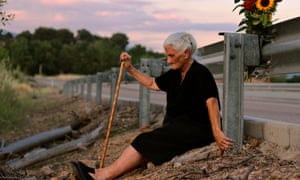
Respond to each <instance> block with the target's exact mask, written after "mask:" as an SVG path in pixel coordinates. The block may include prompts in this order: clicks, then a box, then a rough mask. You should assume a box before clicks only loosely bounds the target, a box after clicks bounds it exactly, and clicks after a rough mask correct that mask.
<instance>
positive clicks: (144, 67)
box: [139, 59, 151, 127]
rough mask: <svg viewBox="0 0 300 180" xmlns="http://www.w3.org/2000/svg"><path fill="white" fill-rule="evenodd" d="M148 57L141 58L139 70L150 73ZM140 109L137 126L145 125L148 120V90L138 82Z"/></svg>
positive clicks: (147, 123)
mask: <svg viewBox="0 0 300 180" xmlns="http://www.w3.org/2000/svg"><path fill="white" fill-rule="evenodd" d="M150 64H151V61H150V60H149V59H141V65H140V68H141V72H142V73H144V74H147V75H150ZM139 99H140V111H139V126H140V127H145V126H148V125H149V122H150V90H149V89H147V88H146V87H144V86H143V85H141V84H140V97H139Z"/></svg>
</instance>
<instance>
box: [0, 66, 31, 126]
mask: <svg viewBox="0 0 300 180" xmlns="http://www.w3.org/2000/svg"><path fill="white" fill-rule="evenodd" d="M0 82H1V83H0V129H10V128H13V127H14V126H17V125H18V124H20V123H21V122H22V121H23V120H24V119H25V116H26V112H27V110H28V106H29V104H30V96H29V95H27V94H22V95H20V94H19V93H18V92H17V91H16V90H15V89H14V88H13V87H15V85H16V84H18V83H19V81H18V79H16V78H15V77H14V75H13V73H12V72H10V71H8V70H7V69H6V68H5V65H4V64H3V63H0Z"/></svg>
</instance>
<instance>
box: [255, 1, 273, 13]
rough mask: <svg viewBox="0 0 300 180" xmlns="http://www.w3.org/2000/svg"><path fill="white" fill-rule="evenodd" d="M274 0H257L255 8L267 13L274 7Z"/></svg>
mask: <svg viewBox="0 0 300 180" xmlns="http://www.w3.org/2000/svg"><path fill="white" fill-rule="evenodd" d="M274 1H275V0H257V1H256V7H257V9H258V10H260V11H269V10H271V9H272V8H273V7H274V5H275V2H274Z"/></svg>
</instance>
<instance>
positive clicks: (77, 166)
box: [71, 161, 95, 180]
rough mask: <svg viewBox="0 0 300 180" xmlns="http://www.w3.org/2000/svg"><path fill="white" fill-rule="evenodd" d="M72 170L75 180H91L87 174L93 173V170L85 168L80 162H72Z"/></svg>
mask: <svg viewBox="0 0 300 180" xmlns="http://www.w3.org/2000/svg"><path fill="white" fill-rule="evenodd" d="M71 164H72V168H73V171H74V172H75V175H76V180H93V178H92V176H90V175H89V173H95V169H94V168H91V167H88V166H86V165H85V164H83V163H82V162H80V161H72V162H71Z"/></svg>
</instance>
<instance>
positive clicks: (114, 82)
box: [110, 67, 119, 106]
mask: <svg viewBox="0 0 300 180" xmlns="http://www.w3.org/2000/svg"><path fill="white" fill-rule="evenodd" d="M118 74H119V68H116V67H113V68H112V69H111V86H110V106H111V105H112V102H113V99H114V94H115V91H116V86H117V80H118Z"/></svg>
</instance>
